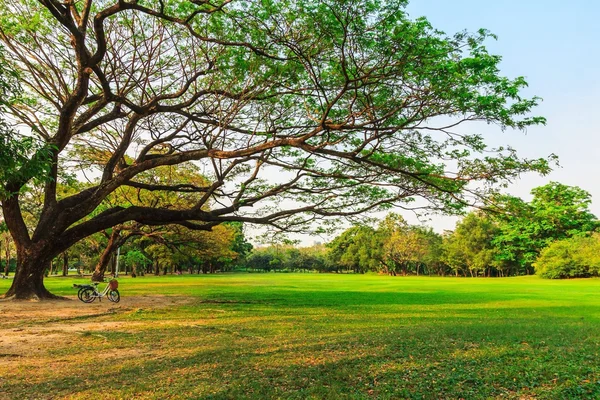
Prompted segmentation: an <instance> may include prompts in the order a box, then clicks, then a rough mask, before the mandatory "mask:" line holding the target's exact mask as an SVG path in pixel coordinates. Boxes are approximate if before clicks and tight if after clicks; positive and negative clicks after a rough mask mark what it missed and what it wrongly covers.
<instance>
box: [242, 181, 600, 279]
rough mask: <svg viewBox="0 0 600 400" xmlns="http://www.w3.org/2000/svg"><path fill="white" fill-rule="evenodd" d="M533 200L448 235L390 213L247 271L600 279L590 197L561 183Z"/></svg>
mask: <svg viewBox="0 0 600 400" xmlns="http://www.w3.org/2000/svg"><path fill="white" fill-rule="evenodd" d="M531 194H532V196H533V198H532V200H531V201H529V202H526V201H524V200H523V199H520V198H518V197H514V196H507V195H503V196H498V197H497V198H495V199H494V207H493V208H489V209H486V210H478V211H474V212H471V213H469V214H467V215H466V216H465V217H464V218H462V219H461V220H460V221H459V222H458V223H457V225H456V228H455V230H454V231H447V232H444V233H443V234H438V233H436V232H434V231H433V230H432V229H431V228H427V227H423V226H416V225H410V224H408V223H407V222H406V221H405V220H404V219H403V218H402V216H400V215H398V214H394V213H391V214H388V215H387V216H386V217H385V218H384V219H383V220H382V221H381V222H380V223H379V224H378V225H377V226H375V227H373V226H368V225H355V226H352V227H350V228H349V229H347V230H345V231H344V232H343V233H341V234H340V235H339V236H337V237H336V238H335V239H333V240H332V241H331V242H330V243H328V244H327V245H326V246H317V247H312V248H308V249H295V248H293V247H289V246H288V247H277V246H275V247H269V248H265V249H257V250H255V251H254V252H253V253H252V255H251V256H250V257H249V258H248V266H249V267H252V268H254V269H258V270H267V271H269V270H290V271H297V270H316V271H319V272H343V271H351V272H355V273H365V272H368V271H374V272H379V273H385V274H390V275H408V274H412V275H442V276H444V275H453V276H470V277H477V276H486V277H496V276H497V277H503V276H517V275H530V274H534V273H538V274H539V275H541V276H542V277H547V278H568V277H587V276H599V274H600V256H599V254H600V251H599V250H600V236H598V235H597V234H596V233H595V232H596V231H597V230H598V227H599V223H598V220H597V219H596V217H595V216H594V215H593V214H592V213H591V212H590V211H589V206H590V204H591V196H590V194H589V193H588V192H586V191H584V190H582V189H581V188H578V187H572V186H567V185H563V184H560V183H556V182H552V183H549V184H547V185H545V186H541V187H537V188H535V189H533V190H532V192H531Z"/></svg>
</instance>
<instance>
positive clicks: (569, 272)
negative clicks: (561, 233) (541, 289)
mask: <svg viewBox="0 0 600 400" xmlns="http://www.w3.org/2000/svg"><path fill="white" fill-rule="evenodd" d="M533 265H534V267H535V271H536V273H537V274H538V275H539V276H541V277H542V278H549V279H563V278H584V277H589V276H599V275H600V236H598V235H594V236H591V237H572V238H569V239H564V240H559V241H556V242H554V243H552V244H551V245H550V246H548V247H546V248H545V249H544V250H542V252H541V253H540V255H539V257H538V258H537V260H536V262H535V263H534V264H533Z"/></svg>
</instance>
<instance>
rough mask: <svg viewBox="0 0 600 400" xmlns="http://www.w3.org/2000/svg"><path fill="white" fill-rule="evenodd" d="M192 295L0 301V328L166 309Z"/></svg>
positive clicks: (181, 302) (187, 301)
mask: <svg viewBox="0 0 600 400" xmlns="http://www.w3.org/2000/svg"><path fill="white" fill-rule="evenodd" d="M191 302H192V298H189V297H182V296H159V295H155V296H127V297H122V298H121V301H120V302H119V303H112V302H111V301H109V300H108V299H104V300H103V301H102V302H99V301H98V300H96V301H95V302H93V303H91V304H86V303H82V302H81V301H79V300H78V299H77V297H76V296H71V297H68V300H47V301H8V302H0V328H2V327H3V326H4V325H6V324H10V325H14V324H15V323H29V322H39V320H51V319H54V318H57V319H61V320H66V319H70V318H82V317H86V316H90V317H91V316H96V315H102V314H107V313H113V312H118V311H119V310H127V309H136V308H165V307H170V306H174V305H182V304H188V303H191Z"/></svg>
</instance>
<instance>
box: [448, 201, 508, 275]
mask: <svg viewBox="0 0 600 400" xmlns="http://www.w3.org/2000/svg"><path fill="white" fill-rule="evenodd" d="M497 233H498V228H497V226H496V224H495V223H494V221H493V220H491V219H490V218H489V216H487V215H485V214H483V213H481V212H473V213H470V214H468V215H467V216H466V217H465V218H463V219H462V220H461V221H460V222H459V223H458V224H457V225H456V229H455V230H454V232H452V233H451V234H450V235H448V236H446V237H445V239H444V255H443V259H444V261H445V262H446V263H447V264H448V266H449V267H450V268H451V269H452V271H453V272H454V273H455V275H459V273H461V274H466V272H467V271H468V272H469V273H470V275H471V276H478V275H483V274H485V273H486V271H488V272H487V275H490V272H491V271H490V270H491V268H493V267H497V266H498V265H497V263H496V255H497V249H496V248H494V246H493V245H492V240H493V239H494V237H495V236H496V235H497Z"/></svg>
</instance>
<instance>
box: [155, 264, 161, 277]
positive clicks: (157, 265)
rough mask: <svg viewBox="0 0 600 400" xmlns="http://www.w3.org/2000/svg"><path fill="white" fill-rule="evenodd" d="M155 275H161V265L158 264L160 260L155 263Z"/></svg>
mask: <svg viewBox="0 0 600 400" xmlns="http://www.w3.org/2000/svg"><path fill="white" fill-rule="evenodd" d="M154 275H156V276H158V275H160V264H159V263H158V260H155V261H154Z"/></svg>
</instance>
